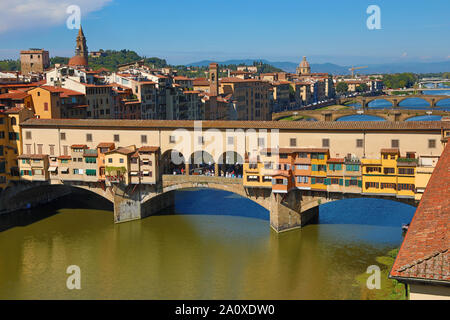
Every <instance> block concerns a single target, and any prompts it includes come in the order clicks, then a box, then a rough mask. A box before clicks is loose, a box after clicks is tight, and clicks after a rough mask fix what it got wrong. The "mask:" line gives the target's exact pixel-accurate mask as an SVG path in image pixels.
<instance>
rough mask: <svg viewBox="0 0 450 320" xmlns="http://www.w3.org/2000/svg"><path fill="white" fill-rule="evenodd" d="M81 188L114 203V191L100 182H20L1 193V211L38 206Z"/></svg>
mask: <svg viewBox="0 0 450 320" xmlns="http://www.w3.org/2000/svg"><path fill="white" fill-rule="evenodd" d="M76 189H79V190H83V191H87V192H90V193H93V194H95V195H96V196H99V197H101V198H104V199H105V200H107V201H109V202H110V203H114V192H113V191H112V190H111V188H108V187H106V186H103V187H102V186H101V184H100V183H91V184H77V183H69V182H66V183H53V184H52V183H48V182H20V183H16V184H14V185H11V186H8V187H7V188H5V190H3V192H2V193H1V195H0V211H4V212H10V211H15V210H22V209H26V208H28V207H30V208H32V207H36V206H39V205H43V204H46V203H48V202H50V201H53V200H56V199H58V198H61V197H63V196H67V195H70V194H73V193H74V190H76Z"/></svg>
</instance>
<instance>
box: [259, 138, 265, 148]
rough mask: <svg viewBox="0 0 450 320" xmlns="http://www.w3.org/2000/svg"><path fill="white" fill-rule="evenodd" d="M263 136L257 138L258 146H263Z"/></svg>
mask: <svg viewBox="0 0 450 320" xmlns="http://www.w3.org/2000/svg"><path fill="white" fill-rule="evenodd" d="M264 142H265V141H264V138H258V147H264V145H265V143H264Z"/></svg>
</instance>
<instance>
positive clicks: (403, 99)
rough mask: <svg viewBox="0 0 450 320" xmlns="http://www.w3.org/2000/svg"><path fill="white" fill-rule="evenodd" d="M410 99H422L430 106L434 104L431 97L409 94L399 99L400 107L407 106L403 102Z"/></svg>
mask: <svg viewBox="0 0 450 320" xmlns="http://www.w3.org/2000/svg"><path fill="white" fill-rule="evenodd" d="M410 99H420V100H422V101H423V102H424V103H425V104H428V105H429V106H430V107H432V105H431V104H432V103H431V101H430V99H427V98H423V97H420V96H414V97H408V96H405V97H402V99H399V100H398V106H399V107H404V106H406V105H402V102H405V101H408V100H410Z"/></svg>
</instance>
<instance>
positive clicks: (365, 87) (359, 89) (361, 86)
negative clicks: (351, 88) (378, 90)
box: [356, 83, 369, 92]
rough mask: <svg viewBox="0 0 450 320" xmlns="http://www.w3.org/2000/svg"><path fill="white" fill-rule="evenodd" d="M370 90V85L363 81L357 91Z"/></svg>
mask: <svg viewBox="0 0 450 320" xmlns="http://www.w3.org/2000/svg"><path fill="white" fill-rule="evenodd" d="M368 90H369V86H368V85H367V84H365V83H361V84H360V85H359V86H357V87H356V91H357V92H365V91H368Z"/></svg>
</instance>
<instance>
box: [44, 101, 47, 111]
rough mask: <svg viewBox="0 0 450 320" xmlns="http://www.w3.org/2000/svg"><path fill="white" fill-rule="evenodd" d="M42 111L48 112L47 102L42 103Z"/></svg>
mask: <svg viewBox="0 0 450 320" xmlns="http://www.w3.org/2000/svg"><path fill="white" fill-rule="evenodd" d="M44 111H48V102H44Z"/></svg>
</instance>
